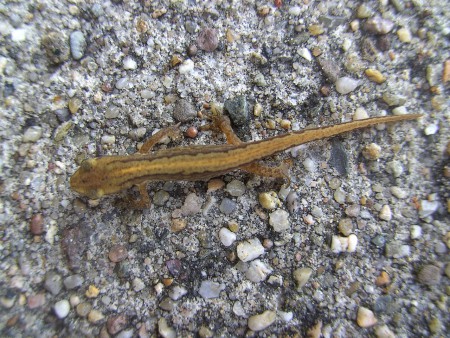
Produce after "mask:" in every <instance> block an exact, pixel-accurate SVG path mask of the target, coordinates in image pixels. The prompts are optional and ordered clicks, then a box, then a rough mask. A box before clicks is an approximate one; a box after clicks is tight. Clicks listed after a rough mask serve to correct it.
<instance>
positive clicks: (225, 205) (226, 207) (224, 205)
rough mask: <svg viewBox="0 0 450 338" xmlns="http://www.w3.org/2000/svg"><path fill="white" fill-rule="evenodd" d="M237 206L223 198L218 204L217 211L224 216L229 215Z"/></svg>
mask: <svg viewBox="0 0 450 338" xmlns="http://www.w3.org/2000/svg"><path fill="white" fill-rule="evenodd" d="M236 208H237V204H236V202H234V201H232V200H230V199H229V198H224V199H223V200H222V202H221V203H220V206H219V210H220V211H221V212H222V213H223V214H225V215H230V214H232V213H233V212H235V211H236Z"/></svg>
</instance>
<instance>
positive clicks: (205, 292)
mask: <svg viewBox="0 0 450 338" xmlns="http://www.w3.org/2000/svg"><path fill="white" fill-rule="evenodd" d="M222 290H225V284H221V283H217V282H213V281H202V284H201V285H200V289H199V290H198V293H199V294H200V296H202V297H203V298H205V299H210V298H217V297H219V296H220V292H221V291H222Z"/></svg>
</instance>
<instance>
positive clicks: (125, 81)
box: [116, 77, 132, 89]
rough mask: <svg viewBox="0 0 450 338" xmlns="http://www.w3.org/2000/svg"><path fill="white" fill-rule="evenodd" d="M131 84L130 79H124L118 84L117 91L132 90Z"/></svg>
mask: <svg viewBox="0 0 450 338" xmlns="http://www.w3.org/2000/svg"><path fill="white" fill-rule="evenodd" d="M131 87H132V86H131V83H130V81H129V79H128V77H122V78H120V79H119V80H117V82H116V88H117V89H129V88H131Z"/></svg>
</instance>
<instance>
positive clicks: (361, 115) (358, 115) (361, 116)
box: [353, 107, 369, 121]
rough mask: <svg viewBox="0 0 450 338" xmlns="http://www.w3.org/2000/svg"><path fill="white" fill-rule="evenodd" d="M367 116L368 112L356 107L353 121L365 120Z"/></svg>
mask: <svg viewBox="0 0 450 338" xmlns="http://www.w3.org/2000/svg"><path fill="white" fill-rule="evenodd" d="M368 118H369V113H368V112H367V110H365V109H364V108H363V107H358V108H356V110H355V114H354V115H353V121H357V120H365V119H368Z"/></svg>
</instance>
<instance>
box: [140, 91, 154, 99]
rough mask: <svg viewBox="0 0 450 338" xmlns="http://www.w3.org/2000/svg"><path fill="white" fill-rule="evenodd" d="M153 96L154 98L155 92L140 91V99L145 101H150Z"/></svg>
mask: <svg viewBox="0 0 450 338" xmlns="http://www.w3.org/2000/svg"><path fill="white" fill-rule="evenodd" d="M155 96H156V94H155V92H154V91H152V90H150V89H143V90H142V91H141V97H142V98H143V99H145V100H151V99H153V98H155Z"/></svg>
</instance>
